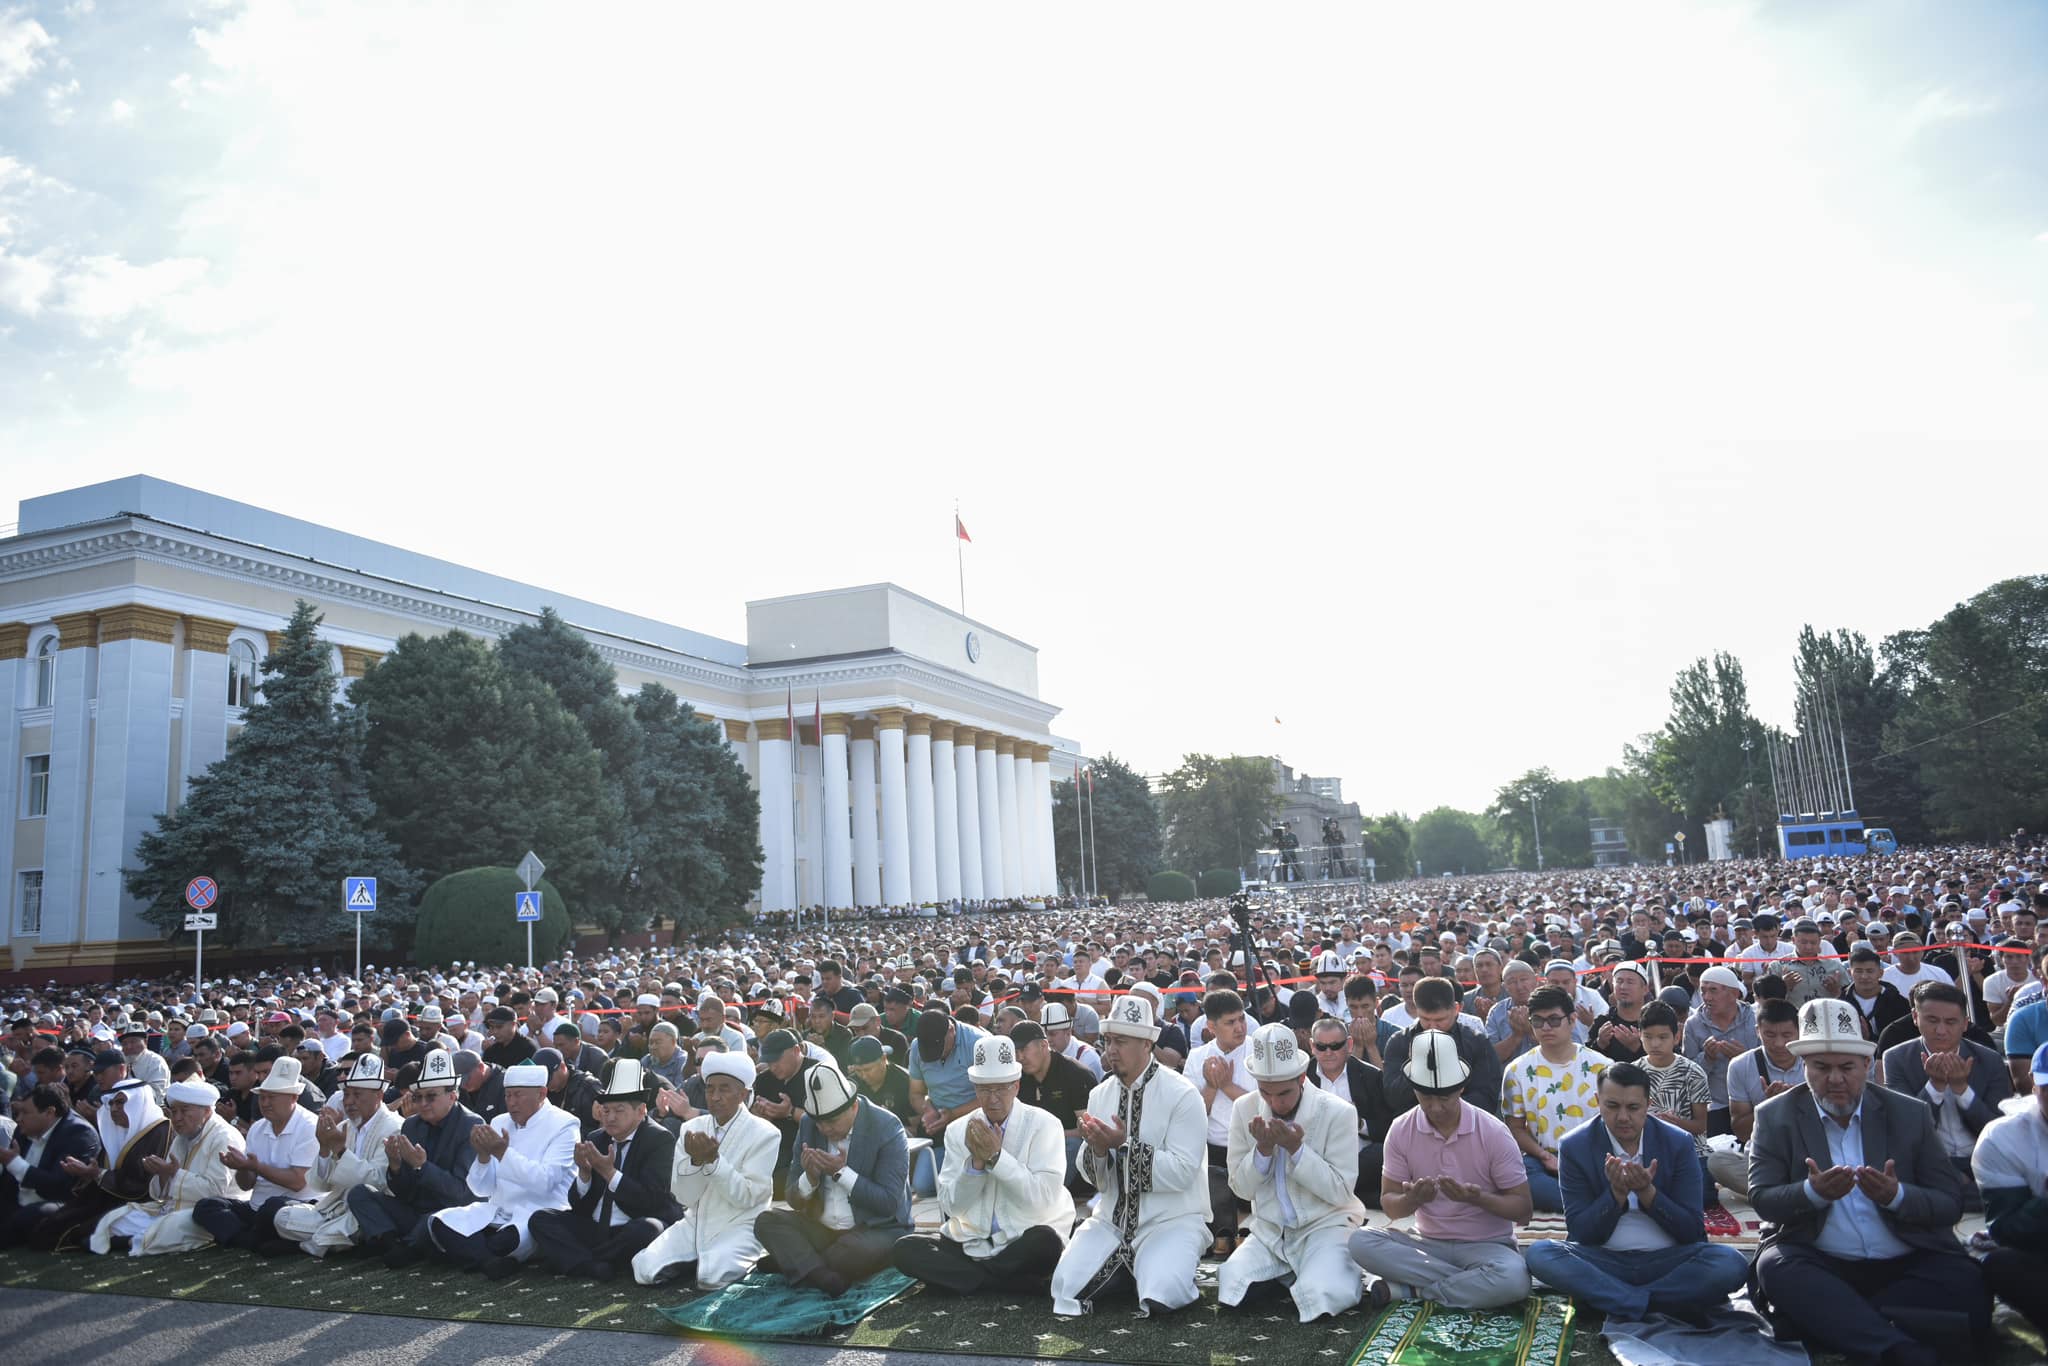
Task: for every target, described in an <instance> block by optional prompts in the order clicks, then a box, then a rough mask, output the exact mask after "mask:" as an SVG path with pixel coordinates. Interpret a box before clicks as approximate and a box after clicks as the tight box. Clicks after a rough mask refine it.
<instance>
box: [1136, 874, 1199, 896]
mask: <svg viewBox="0 0 2048 1366" xmlns="http://www.w3.org/2000/svg"><path fill="white" fill-rule="evenodd" d="M1145 899H1146V900H1147V901H1193V900H1194V899H1195V880H1194V879H1193V878H1191V877H1189V876H1188V875H1187V874H1186V873H1176V872H1171V871H1168V872H1164V873H1154V874H1153V875H1152V876H1151V877H1148V878H1146V879H1145Z"/></svg>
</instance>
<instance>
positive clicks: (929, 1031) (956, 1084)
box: [908, 1009, 983, 1194]
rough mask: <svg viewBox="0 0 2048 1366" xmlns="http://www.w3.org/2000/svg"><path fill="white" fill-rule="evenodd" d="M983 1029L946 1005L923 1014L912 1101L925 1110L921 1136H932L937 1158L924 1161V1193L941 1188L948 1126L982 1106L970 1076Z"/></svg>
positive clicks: (913, 1057) (914, 1049) (915, 1046)
mask: <svg viewBox="0 0 2048 1366" xmlns="http://www.w3.org/2000/svg"><path fill="white" fill-rule="evenodd" d="M982 1038H983V1031H981V1030H980V1029H978V1028H976V1027H975V1026H973V1025H971V1024H966V1023H964V1022H962V1021H960V1020H956V1019H954V1018H953V1017H952V1016H950V1015H948V1014H946V1013H945V1011H944V1010H943V1009H932V1010H928V1011H926V1012H925V1013H924V1014H923V1015H921V1016H919V1017H918V1021H917V1037H916V1039H914V1040H913V1041H912V1042H911V1045H910V1067H909V1068H908V1071H909V1072H910V1103H911V1104H912V1105H915V1106H917V1107H918V1109H919V1113H920V1119H919V1129H920V1130H921V1133H920V1137H923V1138H929V1139H930V1140H932V1144H933V1146H932V1147H931V1148H930V1149H929V1151H930V1153H931V1163H930V1165H929V1166H927V1165H926V1164H925V1163H923V1162H920V1163H919V1164H918V1176H917V1182H918V1187H917V1188H918V1191H919V1193H920V1194H935V1193H936V1192H937V1177H938V1168H939V1167H940V1166H942V1165H943V1164H944V1161H945V1153H946V1149H945V1145H944V1143H942V1142H941V1141H940V1140H941V1139H942V1138H943V1137H944V1136H945V1132H946V1126H947V1125H948V1124H950V1123H952V1122H953V1121H954V1120H956V1119H959V1118H961V1117H962V1116H963V1115H966V1114H969V1113H970V1112H972V1111H974V1110H975V1109H977V1108H979V1106H978V1103H977V1102H976V1101H975V1099H974V1083H973V1082H971V1081H969V1080H967V1068H968V1065H969V1064H970V1063H971V1062H972V1061H973V1059H974V1045H975V1044H977V1043H979V1042H980V1041H981V1039H982Z"/></svg>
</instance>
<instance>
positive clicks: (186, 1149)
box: [87, 1080, 249, 1257]
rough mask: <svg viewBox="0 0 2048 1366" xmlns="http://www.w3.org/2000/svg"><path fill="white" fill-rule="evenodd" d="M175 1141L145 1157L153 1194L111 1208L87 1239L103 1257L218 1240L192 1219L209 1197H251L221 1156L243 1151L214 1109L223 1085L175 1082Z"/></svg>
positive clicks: (169, 1094) (171, 1093) (171, 1092)
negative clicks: (160, 1152) (159, 1152)
mask: <svg viewBox="0 0 2048 1366" xmlns="http://www.w3.org/2000/svg"><path fill="white" fill-rule="evenodd" d="M164 1095H165V1099H166V1100H168V1101H169V1103H170V1123H171V1143H170V1147H169V1149H168V1150H167V1151H166V1153H165V1154H164V1155H163V1156H162V1157H146V1158H144V1159H143V1166H144V1168H145V1169H147V1170H148V1172H149V1176H150V1182H149V1198H148V1199H147V1200H138V1201H135V1202H133V1203H131V1204H126V1205H123V1206H121V1207H120V1208H119V1209H114V1210H110V1211H108V1212H107V1214H106V1215H105V1216H103V1217H102V1218H101V1219H100V1222H99V1225H98V1227H96V1228H94V1229H93V1231H92V1238H91V1240H90V1241H89V1242H88V1243H87V1246H88V1247H90V1248H91V1249H92V1250H93V1251H94V1252H97V1253H100V1254H102V1255H104V1254H106V1253H109V1252H114V1251H117V1250H119V1249H121V1248H126V1250H127V1251H128V1254H129V1255H130V1256H133V1257H142V1256H148V1255H150V1254H153V1253H159V1252H183V1251H184V1250H186V1249H187V1248H195V1247H205V1246H206V1245H207V1244H209V1243H211V1242H212V1241H213V1238H212V1236H211V1235H209V1234H208V1233H207V1232H206V1230H205V1229H203V1228H201V1227H199V1224H198V1222H197V1221H196V1220H195V1219H194V1218H193V1217H192V1216H193V1211H194V1210H196V1209H198V1207H199V1202H200V1201H202V1200H208V1199H220V1200H247V1199H248V1198H249V1197H248V1193H247V1192H246V1191H244V1190H243V1189H242V1188H241V1186H240V1184H239V1183H238V1182H237V1180H236V1172H235V1170H234V1169H233V1168H232V1167H231V1166H230V1165H229V1164H228V1163H226V1162H224V1161H223V1160H222V1159H223V1158H224V1157H225V1156H226V1155H228V1154H230V1153H236V1154H239V1153H241V1152H243V1151H244V1144H243V1141H242V1135H241V1134H240V1133H239V1132H237V1131H236V1129H235V1126H234V1125H232V1124H230V1123H228V1121H226V1120H225V1119H222V1118H221V1117H220V1116H219V1115H218V1114H216V1113H215V1111H214V1107H215V1105H217V1104H218V1103H219V1101H220V1089H219V1088H218V1087H216V1086H215V1085H214V1084H213V1083H212V1082H210V1081H198V1080H187V1081H179V1082H172V1083H171V1084H170V1086H168V1087H166V1088H165V1092H164Z"/></svg>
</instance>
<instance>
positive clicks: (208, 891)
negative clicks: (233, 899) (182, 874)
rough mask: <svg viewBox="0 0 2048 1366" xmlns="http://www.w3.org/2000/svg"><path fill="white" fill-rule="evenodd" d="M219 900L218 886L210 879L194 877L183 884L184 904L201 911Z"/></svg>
mask: <svg viewBox="0 0 2048 1366" xmlns="http://www.w3.org/2000/svg"><path fill="white" fill-rule="evenodd" d="M219 899H220V884H218V883H216V882H215V881H214V880H213V879H212V878H210V877H195V878H193V879H192V880H191V881H190V882H188V883H186V884H185V904H186V905H187V906H190V907H191V908H192V909H193V910H195V911H203V910H205V909H207V908H208V907H209V906H211V905H213V903H214V902H216V901H218V900H219Z"/></svg>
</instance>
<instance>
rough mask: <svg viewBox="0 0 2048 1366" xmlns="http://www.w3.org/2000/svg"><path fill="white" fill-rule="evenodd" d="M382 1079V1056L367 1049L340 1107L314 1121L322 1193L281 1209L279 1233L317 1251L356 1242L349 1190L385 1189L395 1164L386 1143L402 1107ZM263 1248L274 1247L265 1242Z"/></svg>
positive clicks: (323, 1111) (328, 1108) (318, 1254)
mask: <svg viewBox="0 0 2048 1366" xmlns="http://www.w3.org/2000/svg"><path fill="white" fill-rule="evenodd" d="M384 1082H385V1077H384V1060H383V1059H382V1058H380V1057H378V1056H377V1055H376V1054H375V1053H365V1054H363V1055H362V1056H360V1057H358V1058H357V1059H356V1062H355V1066H354V1067H353V1068H351V1069H350V1071H349V1074H348V1076H347V1077H346V1078H345V1079H344V1080H343V1081H342V1084H341V1108H340V1109H339V1110H337V1109H335V1108H334V1107H333V1106H331V1105H329V1106H325V1107H323V1108H322V1109H321V1111H320V1117H319V1118H318V1119H316V1120H315V1121H314V1122H313V1137H314V1140H315V1141H316V1142H317V1143H318V1145H319V1153H320V1155H319V1156H318V1157H316V1158H314V1159H313V1181H314V1183H315V1184H316V1185H318V1186H319V1187H320V1190H321V1194H320V1197H319V1199H317V1200H315V1201H313V1202H312V1203H311V1204H300V1205H287V1206H285V1207H284V1208H283V1209H281V1210H279V1211H278V1212H277V1218H276V1220H275V1221H274V1222H275V1223H276V1225H277V1236H278V1237H279V1238H280V1239H283V1240H286V1241H287V1242H291V1243H297V1244H298V1245H299V1246H300V1247H302V1248H304V1249H305V1250H306V1251H307V1252H309V1253H311V1254H312V1255H313V1256H315V1257H325V1256H326V1255H327V1254H328V1253H329V1252H332V1251H334V1250H335V1249H336V1248H343V1247H353V1246H355V1241H356V1232H357V1225H356V1216H355V1215H353V1214H351V1213H349V1207H348V1194H349V1192H350V1191H351V1190H353V1189H355V1188H356V1187H357V1186H364V1185H367V1186H369V1187H371V1188H372V1189H375V1190H381V1189H383V1187H384V1183H385V1180H386V1178H387V1175H388V1174H389V1172H390V1170H391V1164H390V1162H389V1161H388V1160H387V1159H386V1157H385V1155H384V1144H385V1142H386V1140H388V1139H391V1138H394V1137H396V1136H397V1134H398V1130H399V1125H400V1123H401V1121H400V1120H399V1118H398V1112H397V1111H396V1110H393V1109H392V1108H391V1107H389V1106H388V1105H386V1104H385V1103H384ZM260 1250H262V1251H273V1250H275V1249H273V1248H271V1247H269V1246H268V1245H266V1246H265V1247H264V1248H262V1249H260Z"/></svg>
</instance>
